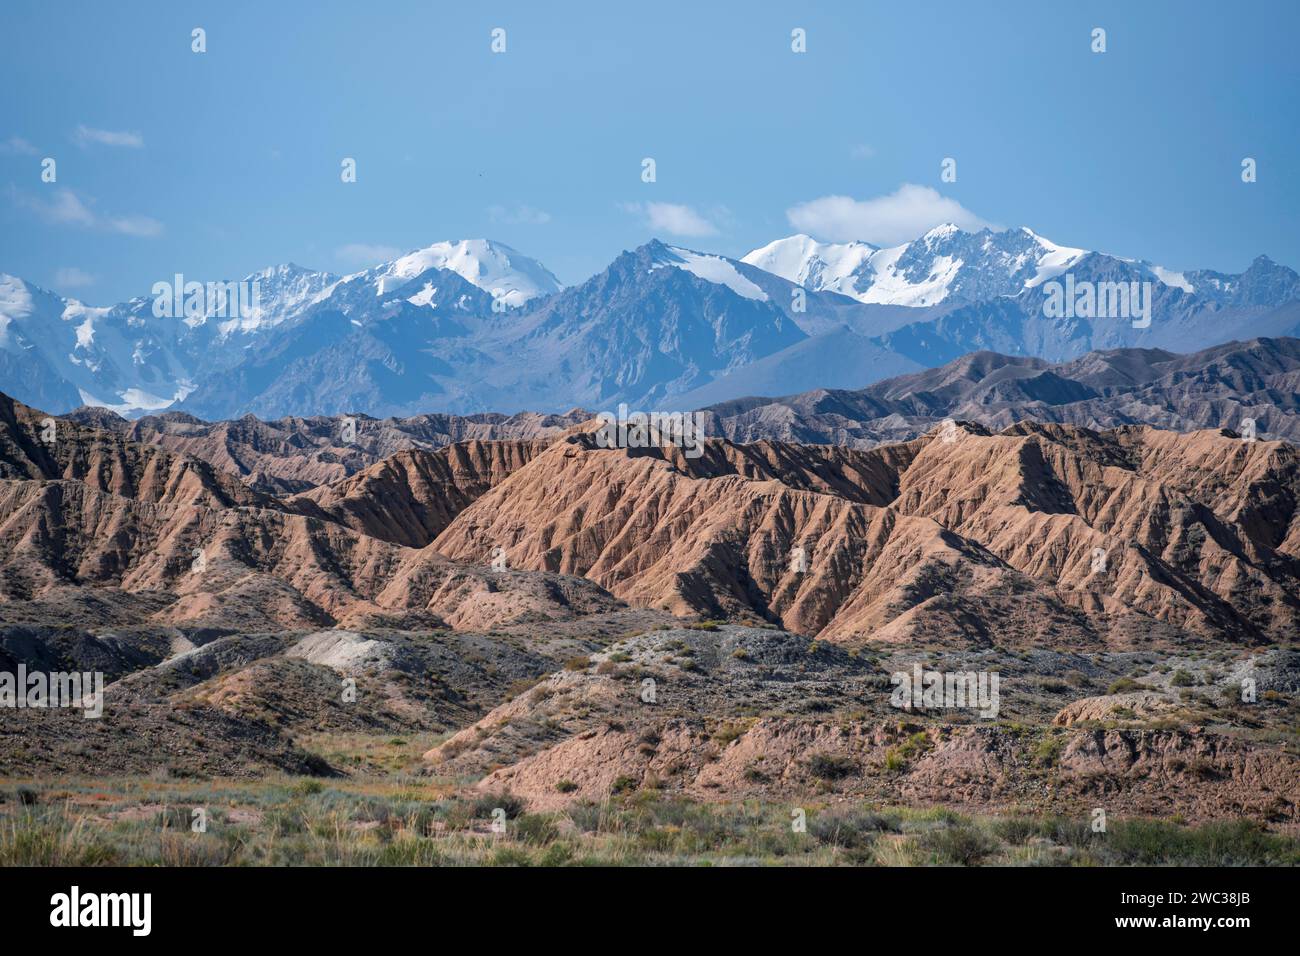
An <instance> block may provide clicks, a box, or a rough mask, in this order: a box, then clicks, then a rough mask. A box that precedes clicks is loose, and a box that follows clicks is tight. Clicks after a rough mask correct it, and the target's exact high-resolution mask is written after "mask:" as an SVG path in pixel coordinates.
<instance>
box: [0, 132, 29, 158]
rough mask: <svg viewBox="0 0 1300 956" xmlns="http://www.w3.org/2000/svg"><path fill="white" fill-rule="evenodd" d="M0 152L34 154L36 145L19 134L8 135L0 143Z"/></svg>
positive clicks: (12, 154)
mask: <svg viewBox="0 0 1300 956" xmlns="http://www.w3.org/2000/svg"><path fill="white" fill-rule="evenodd" d="M0 153H7V154H8V155H10V156H35V155H36V147H35V146H33V145H32V144H31V143H29V142H27V140H25V139H23V138H22V137H21V136H10V137H9V138H8V139H7V140H5V141H4V142H3V143H0Z"/></svg>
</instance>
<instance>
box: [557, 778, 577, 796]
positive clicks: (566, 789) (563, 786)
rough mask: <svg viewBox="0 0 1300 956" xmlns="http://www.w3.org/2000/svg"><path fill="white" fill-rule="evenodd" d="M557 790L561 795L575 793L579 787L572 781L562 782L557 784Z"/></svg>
mask: <svg viewBox="0 0 1300 956" xmlns="http://www.w3.org/2000/svg"><path fill="white" fill-rule="evenodd" d="M555 789H556V790H558V791H559V792H560V793H573V791H575V790H577V789H578V785H577V784H576V783H574V782H573V781H572V780H560V781H557V782H556V784H555Z"/></svg>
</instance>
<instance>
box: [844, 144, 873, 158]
mask: <svg viewBox="0 0 1300 956" xmlns="http://www.w3.org/2000/svg"><path fill="white" fill-rule="evenodd" d="M849 155H850V156H852V157H853V158H854V159H870V158H871V157H872V156H875V155H876V148H875V147H874V146H868V145H867V144H866V143H859V144H858V145H856V146H854V147H852V148H851V149H850V150H849Z"/></svg>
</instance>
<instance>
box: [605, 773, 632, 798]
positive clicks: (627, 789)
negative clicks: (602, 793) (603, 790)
mask: <svg viewBox="0 0 1300 956" xmlns="http://www.w3.org/2000/svg"><path fill="white" fill-rule="evenodd" d="M635 789H636V780H635V778H633V777H629V776H627V774H620V775H619V776H617V777H615V778H614V782H613V783H612V784H610V788H609V792H610V793H614V794H619V793H631V792H632V791H633V790H635Z"/></svg>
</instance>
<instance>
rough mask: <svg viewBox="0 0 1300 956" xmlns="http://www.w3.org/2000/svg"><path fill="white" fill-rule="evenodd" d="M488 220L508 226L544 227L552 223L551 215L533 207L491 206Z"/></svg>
mask: <svg viewBox="0 0 1300 956" xmlns="http://www.w3.org/2000/svg"><path fill="white" fill-rule="evenodd" d="M487 212H488V219H489V220H491V221H492V222H501V223H506V224H507V225H512V226H513V225H525V226H544V225H545V224H546V223H548V222H550V221H551V214H550V213H549V212H546V211H544V210H541V209H534V208H533V207H532V206H514V207H506V206H489V207H488V211H487Z"/></svg>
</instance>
